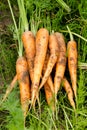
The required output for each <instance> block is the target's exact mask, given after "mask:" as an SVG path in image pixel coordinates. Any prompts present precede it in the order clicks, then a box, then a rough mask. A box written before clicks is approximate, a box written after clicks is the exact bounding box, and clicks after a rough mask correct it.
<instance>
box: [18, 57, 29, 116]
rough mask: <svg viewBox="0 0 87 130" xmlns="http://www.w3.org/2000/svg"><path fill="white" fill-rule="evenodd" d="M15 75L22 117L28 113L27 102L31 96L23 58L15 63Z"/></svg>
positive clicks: (25, 63) (26, 68)
mask: <svg viewBox="0 0 87 130" xmlns="http://www.w3.org/2000/svg"><path fill="white" fill-rule="evenodd" d="M16 73H17V79H18V82H19V87H20V98H21V105H22V110H23V112H24V117H25V116H26V113H27V111H28V106H29V100H30V96H31V91H30V84H29V74H28V65H27V61H26V58H25V57H19V58H18V59H17V62H16Z"/></svg>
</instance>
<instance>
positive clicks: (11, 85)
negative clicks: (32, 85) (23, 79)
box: [0, 75, 17, 104]
mask: <svg viewBox="0 0 87 130" xmlns="http://www.w3.org/2000/svg"><path fill="white" fill-rule="evenodd" d="M16 83H17V75H15V76H14V78H13V80H12V81H11V83H10V85H9V86H8V88H7V90H6V92H5V94H4V96H3V98H2V101H1V103H0V104H2V103H3V102H4V101H5V100H6V98H7V97H8V95H9V94H10V93H11V91H12V90H13V89H14V87H15V86H16Z"/></svg>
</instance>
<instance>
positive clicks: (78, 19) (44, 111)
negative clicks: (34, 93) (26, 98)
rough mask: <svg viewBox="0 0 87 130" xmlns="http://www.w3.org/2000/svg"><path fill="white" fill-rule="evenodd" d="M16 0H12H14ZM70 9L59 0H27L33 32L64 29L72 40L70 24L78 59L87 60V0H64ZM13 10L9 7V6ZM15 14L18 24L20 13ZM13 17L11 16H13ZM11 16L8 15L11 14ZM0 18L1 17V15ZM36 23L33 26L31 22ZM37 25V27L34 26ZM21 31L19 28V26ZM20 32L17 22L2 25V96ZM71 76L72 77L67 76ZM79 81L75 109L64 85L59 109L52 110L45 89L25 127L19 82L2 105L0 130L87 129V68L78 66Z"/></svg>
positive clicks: (7, 8)
mask: <svg viewBox="0 0 87 130" xmlns="http://www.w3.org/2000/svg"><path fill="white" fill-rule="evenodd" d="M12 1H13V0H12ZM12 1H11V4H12V7H13V11H14V12H15V9H16V10H17V13H18V15H19V11H18V5H17V1H16V0H14V1H13V2H12ZM64 2H66V4H67V5H68V6H69V7H70V9H71V12H67V10H66V9H65V8H63V7H62V6H61V5H59V3H58V2H57V1H56V0H39V2H37V0H34V1H32V0H26V1H25V7H26V12H27V18H28V22H29V29H35V30H33V31H34V33H35V32H36V31H37V30H38V29H39V28H40V27H47V29H48V30H49V32H51V31H52V30H54V31H61V32H62V33H63V34H64V36H65V40H66V44H67V41H68V40H69V34H68V33H67V31H68V30H67V27H66V26H67V25H68V26H69V28H70V30H71V31H72V32H74V33H75V34H79V35H81V36H82V37H83V38H85V39H86V40H84V39H82V38H81V37H79V36H78V35H73V36H74V39H75V40H76V42H77V46H78V62H81V63H87V2H86V0H80V1H77V0H65V1H64ZM0 8H1V10H2V11H3V10H4V11H6V10H9V7H8V5H7V6H5V1H1V4H0ZM9 11H10V10H9ZM18 15H16V16H15V17H16V22H17V25H18V24H19V22H18V20H19V16H18ZM10 17H11V16H10ZM10 17H9V18H10ZM0 20H2V18H1V17H0ZM30 21H33V25H32V26H31V22H30ZM33 27H36V28H33ZM19 32H20V30H19ZM16 45H17V36H16V33H15V29H14V24H13V23H12V24H11V25H10V26H9V25H7V27H6V28H5V30H4V29H2V28H1V35H0V97H2V96H3V94H4V93H5V90H6V88H7V86H8V84H9V83H10V82H11V80H12V78H13V77H14V75H15V64H16V59H17V56H18V53H17V48H16ZM68 78H69V77H68ZM77 78H78V81H77V86H78V88H77V91H78V95H77V108H76V111H75V112H74V111H73V109H72V107H71V106H70V104H69V101H68V99H67V95H66V93H65V91H64V89H63V88H62V86H61V89H60V91H59V94H58V104H57V111H56V113H52V111H51V110H50V108H49V107H48V105H47V103H46V101H45V96H44V92H43V90H42V93H41V94H40V97H41V98H40V101H41V112H40V111H39V109H38V107H37V109H36V112H34V111H33V110H30V112H28V115H27V118H26V122H25V126H26V128H24V119H23V113H22V110H21V105H20V100H19V99H20V98H19V87H18V86H16V87H15V89H14V90H13V91H12V92H11V94H10V95H9V97H8V99H7V100H6V101H5V102H4V103H3V104H2V106H0V130H24V129H25V130H34V129H36V128H37V130H86V129H87V101H86V99H87V70H81V69H80V68H79V69H78V76H77Z"/></svg>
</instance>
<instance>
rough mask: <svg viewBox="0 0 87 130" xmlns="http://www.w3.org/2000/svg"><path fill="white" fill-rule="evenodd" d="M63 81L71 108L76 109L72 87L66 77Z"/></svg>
mask: <svg viewBox="0 0 87 130" xmlns="http://www.w3.org/2000/svg"><path fill="white" fill-rule="evenodd" d="M62 81H63V87H64V89H65V91H66V93H67V95H68V99H69V102H70V104H71V106H72V107H73V109H75V103H74V100H73V91H72V89H71V86H70V84H69V82H68V80H67V79H66V78H65V77H64V78H63V80H62Z"/></svg>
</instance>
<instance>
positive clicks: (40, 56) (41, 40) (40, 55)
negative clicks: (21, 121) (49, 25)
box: [31, 28, 49, 105]
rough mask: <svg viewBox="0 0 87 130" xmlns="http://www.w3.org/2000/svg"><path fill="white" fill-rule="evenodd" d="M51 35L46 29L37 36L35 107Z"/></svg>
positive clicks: (32, 101) (34, 87) (32, 102)
mask: <svg viewBox="0 0 87 130" xmlns="http://www.w3.org/2000/svg"><path fill="white" fill-rule="evenodd" d="M48 39H49V33H48V31H47V30H46V29H45V28H41V29H40V30H39V31H38V32H37V34H36V56H35V61H34V80H33V84H32V96H31V104H32V105H34V104H35V103H34V102H35V100H36V98H37V97H36V95H37V94H36V93H38V87H39V82H40V78H41V73H42V68H43V65H44V61H45V57H46V52H47V46H48Z"/></svg>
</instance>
